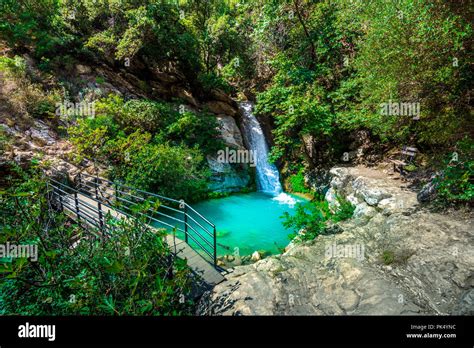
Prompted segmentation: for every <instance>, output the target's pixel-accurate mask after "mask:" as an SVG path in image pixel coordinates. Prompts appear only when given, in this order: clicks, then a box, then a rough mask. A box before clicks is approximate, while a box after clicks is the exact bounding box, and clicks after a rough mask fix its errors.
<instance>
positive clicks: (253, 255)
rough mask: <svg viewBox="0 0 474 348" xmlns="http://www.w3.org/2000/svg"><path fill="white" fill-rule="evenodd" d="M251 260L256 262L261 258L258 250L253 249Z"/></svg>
mask: <svg viewBox="0 0 474 348" xmlns="http://www.w3.org/2000/svg"><path fill="white" fill-rule="evenodd" d="M250 259H251V260H252V261H253V262H257V261H260V260H261V259H262V256H261V255H260V253H259V252H258V251H255V252H254V253H253V254H252V257H251V258H250Z"/></svg>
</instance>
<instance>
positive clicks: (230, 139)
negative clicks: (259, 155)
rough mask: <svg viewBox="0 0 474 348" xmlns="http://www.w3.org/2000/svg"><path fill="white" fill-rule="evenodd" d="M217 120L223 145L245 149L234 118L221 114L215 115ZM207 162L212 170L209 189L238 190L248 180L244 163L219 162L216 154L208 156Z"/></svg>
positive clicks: (246, 167) (245, 184) (247, 172)
mask: <svg viewBox="0 0 474 348" xmlns="http://www.w3.org/2000/svg"><path fill="white" fill-rule="evenodd" d="M217 120H218V122H219V124H220V127H219V131H220V137H221V139H222V140H223V141H224V144H225V146H228V147H229V148H232V149H235V150H245V146H244V144H243V140H242V134H241V133H240V130H239V127H237V124H236V122H235V119H234V118H233V117H231V116H229V115H223V114H222V115H219V116H217ZM207 162H208V164H209V167H210V168H211V172H212V177H211V184H210V189H211V190H213V191H220V192H229V191H239V190H241V189H242V188H243V187H246V186H247V185H248V184H249V182H250V175H249V170H248V166H247V165H246V164H233V163H223V162H219V161H218V156H217V154H216V156H208V157H207Z"/></svg>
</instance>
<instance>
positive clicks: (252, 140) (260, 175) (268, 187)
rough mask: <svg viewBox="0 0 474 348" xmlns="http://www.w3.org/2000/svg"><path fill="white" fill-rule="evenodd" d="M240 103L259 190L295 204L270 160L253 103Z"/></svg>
mask: <svg viewBox="0 0 474 348" xmlns="http://www.w3.org/2000/svg"><path fill="white" fill-rule="evenodd" d="M239 105H240V109H241V110H242V115H243V120H242V125H243V128H244V134H243V135H244V137H245V139H246V140H247V143H248V146H249V150H251V151H252V153H253V155H254V161H255V162H256V172H257V188H258V190H259V191H262V192H264V193H266V194H270V195H272V196H274V197H275V198H274V199H275V200H277V201H279V202H281V203H284V204H290V205H293V204H295V203H296V200H295V199H294V198H293V197H291V196H290V195H288V194H286V193H284V192H283V189H282V187H281V184H280V174H279V173H278V169H277V167H276V166H275V165H274V164H273V163H270V162H269V161H268V146H267V143H266V141H265V135H264V134H263V131H262V127H260V123H259V122H258V120H257V118H256V117H255V116H254V114H253V112H252V108H253V104H252V103H251V102H241V103H240V104H239Z"/></svg>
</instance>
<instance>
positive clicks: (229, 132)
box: [217, 114, 245, 150]
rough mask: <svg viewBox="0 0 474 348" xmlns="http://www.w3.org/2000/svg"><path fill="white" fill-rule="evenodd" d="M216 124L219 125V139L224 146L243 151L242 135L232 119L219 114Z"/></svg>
mask: <svg viewBox="0 0 474 348" xmlns="http://www.w3.org/2000/svg"><path fill="white" fill-rule="evenodd" d="M217 122H218V123H219V132H220V138H221V139H222V140H223V141H224V143H225V145H226V146H229V147H232V148H235V149H241V150H243V149H245V147H244V142H243V139H242V133H241V132H240V129H239V127H238V126H237V123H236V122H235V119H234V118H233V117H231V116H228V115H222V114H221V115H219V116H217Z"/></svg>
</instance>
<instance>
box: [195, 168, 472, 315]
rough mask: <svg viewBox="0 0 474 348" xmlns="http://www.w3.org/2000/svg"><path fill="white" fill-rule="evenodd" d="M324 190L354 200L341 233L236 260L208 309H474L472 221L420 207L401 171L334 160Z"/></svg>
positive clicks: (209, 297) (207, 299)
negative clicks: (275, 253)
mask: <svg viewBox="0 0 474 348" xmlns="http://www.w3.org/2000/svg"><path fill="white" fill-rule="evenodd" d="M331 176H332V180H331V183H330V189H329V191H328V192H327V196H326V197H327V198H328V200H329V202H330V203H331V204H332V205H335V204H337V203H336V201H335V199H334V197H335V194H336V193H337V194H339V195H342V196H344V197H346V198H347V199H349V200H351V201H352V202H353V203H354V204H355V205H356V211H355V216H354V217H353V218H352V219H350V220H347V221H345V222H343V223H339V227H340V229H342V233H338V234H334V235H329V236H319V237H317V238H316V239H315V240H313V241H311V242H307V243H303V244H291V245H290V246H289V248H288V249H287V250H288V251H287V252H285V253H284V254H282V255H278V256H272V257H269V258H265V259H263V260H261V261H259V262H256V263H255V264H252V265H248V266H241V267H236V268H235V269H234V270H233V271H232V272H231V273H230V274H228V275H227V276H226V278H227V279H226V281H225V282H223V283H221V284H219V285H217V286H216V287H215V288H214V289H213V290H212V291H210V292H208V293H207V294H206V295H205V296H204V297H203V298H202V300H201V302H200V304H199V309H198V313H200V314H210V315H255V314H256V315H279V314H280V315H308V314H315V315H337V314H359V315H361V314H374V315H380V314H386V315H390V314H393V315H398V314H415V313H419V314H465V315H473V314H474V250H473V247H472V246H473V245H474V232H473V231H474V228H473V227H474V226H473V225H474V224H473V219H472V216H468V215H467V214H466V213H463V212H459V211H457V212H453V213H452V214H449V215H447V214H438V213H433V212H430V211H428V210H426V209H425V208H423V207H421V206H419V205H418V203H417V200H416V193H415V192H412V191H410V190H409V189H408V188H407V187H405V185H404V184H403V183H402V182H401V181H400V178H399V177H397V176H395V175H393V176H389V175H387V174H385V173H383V172H382V171H378V170H374V169H367V168H364V167H351V168H333V169H332V170H331Z"/></svg>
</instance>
